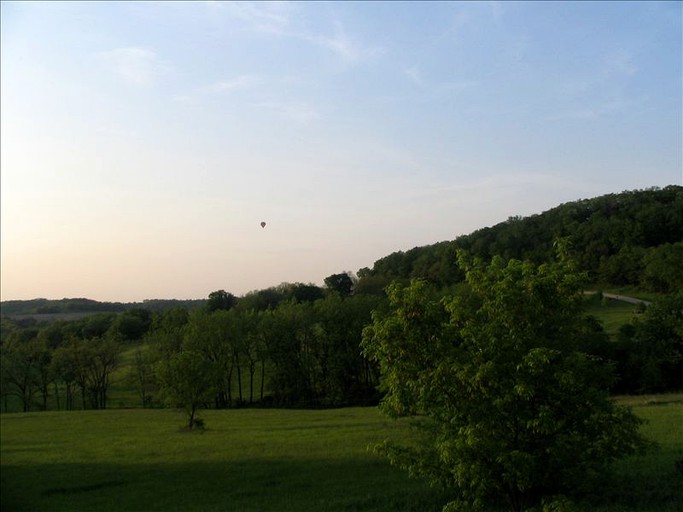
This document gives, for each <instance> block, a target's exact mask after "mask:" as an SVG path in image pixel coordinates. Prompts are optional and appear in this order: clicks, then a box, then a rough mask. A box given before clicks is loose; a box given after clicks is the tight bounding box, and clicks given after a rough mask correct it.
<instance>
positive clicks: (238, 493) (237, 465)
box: [1, 458, 683, 512]
mask: <svg viewBox="0 0 683 512" xmlns="http://www.w3.org/2000/svg"><path fill="white" fill-rule="evenodd" d="M1 477H2V478H1V480H2V510H3V512H7V511H10V512H13V511H16V512H21V511H27V510H36V511H37V510H40V511H44V510H50V511H65V510H70V511H73V510H78V511H84V512H85V511H91V510H92V511H94V510H97V511H102V512H106V511H148V510H149V511H152V510H164V511H166V510H168V511H172V510H182V511H184V512H188V511H193V510H198V511H219V510H220V511H239V512H250V511H259V512H268V511H278V512H287V511H296V512H307V511H311V512H313V511H315V512H319V511H323V512H324V511H330V512H331V511H335V512H336V511H349V512H350V511H367V512H373V511H376V512H390V511H396V512H398V511H401V512H410V511H414V512H418V511H419V512H429V511H434V512H436V511H440V510H441V507H442V506H443V505H444V503H446V502H447V501H448V499H447V497H446V495H445V494H443V493H442V492H440V491H438V490H435V489H431V488H429V487H428V486H427V485H426V484H425V483H424V482H420V481H416V480H410V479H408V478H407V477H406V475H405V474H404V473H403V472H401V471H400V470H398V469H396V468H393V467H390V466H388V465H387V463H386V461H383V460H377V461H367V460H351V459H349V460H346V461H341V462H340V461H339V459H336V460H329V461H328V460H319V459H299V460H283V459H267V458H263V459H250V460H239V461H235V462H224V463H218V462H207V463H198V462H193V463H164V464H129V465H125V464H121V465H114V464H40V465H31V466H20V465H3V466H2V475H1ZM603 484H604V487H602V489H601V492H600V494H595V495H592V496H589V497H588V502H587V503H585V504H584V505H585V506H586V507H588V508H586V510H599V511H603V512H611V511H674V510H679V509H678V508H677V507H678V506H679V505H680V503H681V500H683V485H682V484H683V476H682V475H680V474H678V473H677V472H676V471H675V468H673V467H672V468H671V472H669V473H667V474H665V475H659V476H657V478H655V476H654V475H652V474H647V472H645V473H639V472H638V471H629V472H628V474H617V475H613V476H612V477H606V478H605V479H604V481H603Z"/></svg>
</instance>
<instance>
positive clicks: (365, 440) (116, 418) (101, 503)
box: [0, 395, 683, 512]
mask: <svg viewBox="0 0 683 512" xmlns="http://www.w3.org/2000/svg"><path fill="white" fill-rule="evenodd" d="M628 400H630V402H628V403H629V405H632V406H633V407H634V410H635V411H636V413H637V414H638V415H639V416H641V417H643V418H645V419H646V420H648V422H649V423H647V424H646V425H645V427H644V429H645V432H646V434H647V435H648V436H649V437H650V438H652V439H653V440H655V441H657V442H658V443H659V445H660V448H659V450H657V451H655V452H653V453H651V454H649V455H647V456H644V457H632V458H630V459H626V460H623V461H620V462H619V463H618V464H617V467H616V468H615V470H616V476H615V477H614V478H613V479H612V480H610V481H608V482H606V484H605V485H606V486H607V487H606V488H605V489H604V492H602V493H601V494H600V496H596V497H594V503H597V505H595V506H593V505H592V506H591V507H590V508H586V510H599V511H601V512H617V511H630V510H638V511H652V512H654V511H658V512H659V511H670V512H674V511H678V510H680V504H681V503H683V475H682V474H680V473H678V472H677V471H676V469H675V466H674V462H675V461H676V460H679V459H682V458H683V395H660V396H655V397H638V398H633V399H628ZM202 417H203V418H204V419H205V421H206V426H207V429H206V430H205V431H204V432H191V433H188V432H182V431H181V430H180V429H179V427H180V426H181V425H182V424H183V418H182V417H181V416H180V414H178V413H176V412H173V411H170V410H159V409H156V410H152V409H119V410H102V411H72V412H39V413H15V414H2V415H0V427H1V429H0V432H1V434H2V435H1V443H0V460H1V470H2V471H1V480H2V503H1V505H2V510H3V511H8V510H9V511H22V510H40V511H44V510H49V511H61V510H71V511H89V510H98V511H108V510H112V511H113V510H116V511H121V510H126V511H128V510H130V511H138V510H139V511H146V510H183V511H188V510H189V511H192V510H197V511H211V510H222V511H289V510H291V511H301V512H303V511H352V510H355V511H411V510H412V511H431V510H433V511H437V510H440V509H441V506H442V505H443V503H444V501H445V497H444V495H443V494H442V493H441V492H440V491H438V490H436V489H432V488H430V487H429V486H427V485H426V484H425V483H424V482H422V481H419V480H411V479H409V478H408V477H407V476H406V474H405V473H403V472H402V471H401V470H399V469H397V468H394V467H392V466H390V465H389V464H388V462H387V461H386V460H384V459H383V458H380V457H378V456H376V455H374V454H373V453H372V451H371V450H368V447H369V446H371V445H373V444H375V443H377V442H380V441H382V440H383V439H385V438H386V437H392V438H402V437H406V436H409V433H410V430H409V429H408V428H407V423H405V422H402V421H398V422H396V421H392V420H389V419H387V418H385V417H383V416H381V415H380V413H379V412H378V411H377V409H375V408H346V409H329V410H275V409H241V410H207V411H202ZM596 506H598V507H599V508H596Z"/></svg>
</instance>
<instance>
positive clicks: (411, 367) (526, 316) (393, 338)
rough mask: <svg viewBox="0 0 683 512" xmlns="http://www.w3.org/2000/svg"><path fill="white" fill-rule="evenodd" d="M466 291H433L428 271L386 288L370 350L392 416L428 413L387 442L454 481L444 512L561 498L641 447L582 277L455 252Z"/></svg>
mask: <svg viewBox="0 0 683 512" xmlns="http://www.w3.org/2000/svg"><path fill="white" fill-rule="evenodd" d="M459 265H460V267H461V268H463V269H466V271H467V273H466V281H467V283H468V289H467V291H466V292H463V293H462V294H461V295H459V296H456V297H445V298H443V299H441V300H438V299H435V298H434V297H433V295H432V294H431V292H430V290H429V288H428V286H427V285H426V283H424V282H423V281H413V282H412V284H411V285H410V286H408V287H402V286H399V285H392V286H390V287H389V289H388V295H389V298H390V301H391V305H392V309H391V311H390V312H389V313H388V314H375V315H374V320H373V323H372V324H371V325H370V326H368V327H367V328H366V330H365V332H364V342H363V343H364V347H365V352H366V353H367V354H368V355H369V356H370V357H371V358H373V359H374V360H376V361H377V362H378V363H379V364H380V369H381V374H382V379H383V380H382V383H383V387H384V390H385V392H386V396H385V398H384V400H383V403H382V407H383V409H384V411H386V412H387V413H389V414H390V415H393V416H404V415H419V416H420V421H419V422H418V425H419V426H421V427H422V428H421V431H422V432H423V434H424V437H423V440H422V443H421V444H420V445H419V446H418V447H417V448H415V447H412V448H409V447H401V446H394V445H391V444H388V443H387V444H385V445H384V447H383V450H384V451H385V452H386V453H387V454H388V455H389V457H390V459H391V460H392V461H393V462H395V463H397V464H399V465H401V466H403V467H406V468H408V469H409V470H410V471H411V472H412V473H413V474H419V475H424V476H426V477H428V478H429V479H431V480H432V481H433V482H435V483H436V482H439V483H441V484H444V485H446V486H448V487H450V488H452V489H453V490H454V492H455V493H456V498H455V499H454V500H453V501H452V502H451V503H449V504H448V505H447V507H446V508H447V509H448V510H483V509H486V508H487V507H491V506H497V505H498V504H500V503H502V502H506V503H507V505H508V506H509V508H510V510H513V511H521V510H528V509H530V508H532V507H536V506H540V505H541V504H542V503H545V504H546V505H548V507H552V506H554V505H558V504H559V503H562V502H564V500H565V498H563V497H562V496H563V495H571V494H572V493H573V492H580V490H581V489H585V485H586V484H587V483H588V482H590V480H591V477H592V476H595V475H597V474H599V473H600V472H601V471H602V470H603V469H604V468H605V467H606V465H607V464H608V463H609V462H610V461H612V460H613V459H615V458H618V457H621V456H623V455H625V454H629V453H632V452H634V451H636V450H637V449H639V448H642V447H644V446H645V441H644V440H643V439H642V438H641V437H640V435H639V434H638V426H639V423H640V422H639V420H638V419H637V418H636V417H635V416H634V415H633V414H632V413H631V412H630V411H628V410H627V409H624V408H621V407H618V406H616V405H615V404H614V403H613V402H612V401H611V400H610V399H609V396H608V394H607V391H606V389H607V387H608V385H609V383H610V382H611V379H612V374H611V371H610V369H609V367H607V366H606V365H604V364H601V363H600V362H599V361H598V360H596V359H595V358H593V357H591V356H589V355H587V354H585V353H583V352H581V351H579V350H578V348H579V347H578V345H579V344H581V343H585V335H584V334H585V332H586V329H585V327H583V326H582V315H581V294H580V293H579V292H580V289H581V282H582V281H581V279H580V276H579V275H577V274H576V272H575V271H574V270H573V268H572V266H571V265H569V264H568V263H554V264H545V265H541V266H536V265H534V264H533V263H530V262H521V261H518V260H511V261H509V262H508V263H507V264H505V263H504V262H503V261H502V259H501V258H494V259H493V261H492V262H491V264H490V265H488V266H487V265H484V264H482V263H480V262H478V263H472V262H470V261H468V260H467V258H466V257H465V256H464V255H463V254H459Z"/></svg>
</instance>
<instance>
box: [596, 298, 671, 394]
mask: <svg viewBox="0 0 683 512" xmlns="http://www.w3.org/2000/svg"><path fill="white" fill-rule="evenodd" d="M609 348H610V349H611V350H610V352H609V353H608V354H607V355H606V356H607V357H609V358H610V359H611V360H613V361H615V362H616V364H617V370H618V374H619V376H620V381H619V383H618V385H617V388H616V390H617V391H618V392H621V393H657V392H662V391H664V390H675V389H683V292H680V291H679V292H678V293H675V294H672V295H670V296H667V297H665V298H662V299H660V300H658V301H655V302H654V303H653V304H651V305H650V306H648V308H647V309H646V311H645V313H644V314H642V316H641V318H636V319H635V320H634V321H633V322H631V323H629V324H625V325H624V326H622V327H621V329H620V331H619V336H618V339H617V340H616V341H615V342H614V343H613V344H611V345H610V347H609Z"/></svg>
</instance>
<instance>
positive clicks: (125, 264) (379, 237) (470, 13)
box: [0, 2, 683, 301]
mask: <svg viewBox="0 0 683 512" xmlns="http://www.w3.org/2000/svg"><path fill="white" fill-rule="evenodd" d="M1 15H2V17H1V20H2V48H1V51H2V62H1V65H2V67H1V74H0V77H1V81H2V83H1V86H2V88H1V95H2V105H1V111H0V115H1V116H2V118H1V130H2V141H1V143H2V144H1V146H0V149H1V152H0V155H1V158H2V167H1V177H2V190H1V192H2V219H1V221H2V247H1V250H2V299H3V300H9V299H29V298H33V297H48V298H62V297H76V296H78V297H89V298H94V299H98V300H117V301H130V300H142V299H145V298H201V297H206V296H207V295H208V294H209V293H210V292H211V291H213V290H216V289H225V290H227V291H230V292H232V293H234V294H236V295H241V294H244V293H246V292H247V291H249V290H254V289H260V288H265V287H268V286H274V285H277V284H279V283H280V282H283V281H288V282H313V283H315V284H322V280H323V279H324V278H325V277H326V276H328V275H330V274H332V273H337V272H341V271H344V270H350V271H356V270H358V269H359V268H361V267H365V266H372V264H373V262H374V261H375V260H376V259H378V258H381V257H383V256H386V255H387V254H389V253H391V252H393V251H396V250H407V249H410V248H412V247H414V246H416V245H425V244H431V243H434V242H438V241H441V240H452V239H454V238H456V237H457V236H458V235H461V234H466V233H469V232H471V231H473V230H475V229H478V228H482V227H485V226H490V225H493V224H495V223H498V222H501V221H504V220H505V219H507V218H508V217H509V216H513V215H530V214H533V213H540V212H542V211H544V210H547V209H549V208H552V207H554V206H557V205H558V204H560V203H563V202H567V201H572V200H576V199H581V198H587V197H593V196H597V195H601V194H605V193H612V192H621V191H623V190H632V189H640V188H646V187H651V186H660V187H661V186H666V185H669V184H679V185H680V184H682V181H683V175H682V172H683V171H682V167H683V163H682V136H683V135H682V101H681V87H682V81H681V80H682V78H681V63H682V55H681V44H682V42H681V41H682V39H681V38H682V35H681V25H682V19H681V16H682V14H681V3H680V2H664V3H659V2H604V3H593V2H575V3H574V2H567V3H560V2H548V3H541V2H529V3H512V2H504V3H503V2H491V3H488V2H481V3H477V2H465V3H457V2H456V3H449V2H436V3H428V2H416V3H408V2H401V3H392V2H371V3H360V2H358V3H351V2H340V3H335V2H331V3H322V2H321V3H312V2H311V3H309V2H305V3H279V2H277V3H276V2H271V3H266V2H259V3H224V2H188V3H181V2H150V3H133V2H120V3H118V2H87V3H77V2H70V3H58V2H45V3H15V2H2V4H1ZM261 221H266V222H267V223H268V224H267V226H266V228H265V229H261V227H260V225H259V223H260V222H261Z"/></svg>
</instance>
